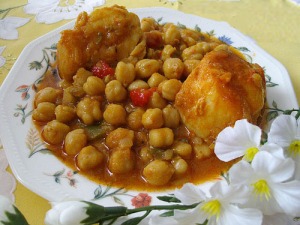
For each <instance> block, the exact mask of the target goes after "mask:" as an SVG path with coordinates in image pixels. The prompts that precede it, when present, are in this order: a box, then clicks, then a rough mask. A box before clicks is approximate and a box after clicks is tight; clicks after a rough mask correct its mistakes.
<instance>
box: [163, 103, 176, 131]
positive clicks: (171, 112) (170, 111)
mask: <svg viewBox="0 0 300 225" xmlns="http://www.w3.org/2000/svg"><path fill="white" fill-rule="evenodd" d="M162 112H163V117H164V122H165V123H164V124H165V127H169V128H176V127H178V126H179V123H180V115H179V112H178V110H177V109H176V108H174V107H172V106H171V105H168V106H167V107H165V108H164V109H163V110H162Z"/></svg>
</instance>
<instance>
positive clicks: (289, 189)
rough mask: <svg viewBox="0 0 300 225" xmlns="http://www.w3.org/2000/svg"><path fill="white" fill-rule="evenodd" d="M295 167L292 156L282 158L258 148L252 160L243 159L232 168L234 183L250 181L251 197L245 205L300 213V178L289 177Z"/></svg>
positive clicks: (231, 177) (231, 175)
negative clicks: (259, 150)
mask: <svg viewBox="0 0 300 225" xmlns="http://www.w3.org/2000/svg"><path fill="white" fill-rule="evenodd" d="M294 170H295V166H294V162H293V160H291V159H279V158H277V157H275V156H273V155H271V154H270V153H268V152H265V151H261V152H258V153H257V154H256V155H255V157H254V159H253V161H252V163H251V164H250V163H248V162H246V161H244V160H241V161H240V162H238V163H236V164H235V165H233V166H232V167H231V169H230V170H229V178H230V183H231V185H247V186H248V187H249V188H250V189H251V195H252V197H250V198H249V201H248V203H247V204H246V206H250V207H254V206H255V207H256V208H258V209H260V210H261V211H262V212H263V213H264V214H265V215H273V214H275V213H286V214H288V215H291V216H297V215H300V207H299V206H300V195H299V190H300V182H299V181H295V180H293V181H289V180H290V178H291V177H292V176H293V173H294Z"/></svg>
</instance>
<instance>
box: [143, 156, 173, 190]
mask: <svg viewBox="0 0 300 225" xmlns="http://www.w3.org/2000/svg"><path fill="white" fill-rule="evenodd" d="M173 174H174V167H173V166H172V164H171V163H169V162H167V161H163V160H159V159H156V160H153V161H152V162H150V163H149V164H148V165H147V166H146V167H145V168H144V170H143V176H144V178H145V180H146V181H147V182H148V183H150V184H152V185H156V186H160V185H164V184H167V183H168V182H169V181H170V180H171V178H172V176H173Z"/></svg>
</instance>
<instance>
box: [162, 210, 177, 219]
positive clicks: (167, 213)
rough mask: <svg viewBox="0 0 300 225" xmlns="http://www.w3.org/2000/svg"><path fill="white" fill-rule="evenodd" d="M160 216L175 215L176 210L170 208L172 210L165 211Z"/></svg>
mask: <svg viewBox="0 0 300 225" xmlns="http://www.w3.org/2000/svg"><path fill="white" fill-rule="evenodd" d="M159 216H161V217H171V216H174V210H170V211H167V212H164V213H162V214H160V215H159Z"/></svg>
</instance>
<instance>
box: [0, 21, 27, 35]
mask: <svg viewBox="0 0 300 225" xmlns="http://www.w3.org/2000/svg"><path fill="white" fill-rule="evenodd" d="M29 20H30V19H28V18H21V17H5V18H4V19H1V20H0V38H2V39H6V40H15V39H18V36H19V34H18V31H17V29H16V28H18V27H21V26H23V25H24V24H26V23H28V22H29Z"/></svg>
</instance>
